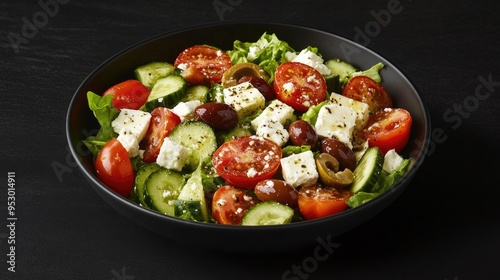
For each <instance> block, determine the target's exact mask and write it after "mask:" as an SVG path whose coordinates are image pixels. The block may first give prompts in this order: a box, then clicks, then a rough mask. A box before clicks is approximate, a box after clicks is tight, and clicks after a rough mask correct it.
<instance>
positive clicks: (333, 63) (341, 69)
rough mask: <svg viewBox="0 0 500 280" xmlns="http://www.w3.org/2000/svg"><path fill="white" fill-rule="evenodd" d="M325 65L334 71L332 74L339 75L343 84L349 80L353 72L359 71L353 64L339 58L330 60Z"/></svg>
mask: <svg viewBox="0 0 500 280" xmlns="http://www.w3.org/2000/svg"><path fill="white" fill-rule="evenodd" d="M325 65H326V67H328V68H329V69H330V71H332V74H336V75H339V81H340V84H341V85H344V84H345V83H346V82H347V80H349V78H350V76H349V75H350V74H351V73H353V72H356V71H358V69H356V67H354V66H353V65H351V64H349V63H347V62H345V61H343V60H341V59H338V58H335V59H330V60H328V61H327V62H326V63H325Z"/></svg>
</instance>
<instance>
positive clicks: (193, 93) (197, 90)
mask: <svg viewBox="0 0 500 280" xmlns="http://www.w3.org/2000/svg"><path fill="white" fill-rule="evenodd" d="M208 91H209V88H208V87H206V86H202V85H194V86H190V87H188V88H187V90H186V96H184V98H182V100H181V101H183V102H186V101H193V100H199V101H200V102H201V103H207V101H208Z"/></svg>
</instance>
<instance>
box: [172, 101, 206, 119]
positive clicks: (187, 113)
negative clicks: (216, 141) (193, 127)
mask: <svg viewBox="0 0 500 280" xmlns="http://www.w3.org/2000/svg"><path fill="white" fill-rule="evenodd" d="M200 105H201V101H200V100H193V101H187V102H179V103H178V104H177V105H176V106H175V107H174V108H172V112H174V113H175V114H176V115H177V116H179V118H180V119H181V121H182V122H183V121H185V120H192V119H193V118H194V109H196V107H198V106H200Z"/></svg>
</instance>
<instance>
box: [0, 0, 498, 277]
mask: <svg viewBox="0 0 500 280" xmlns="http://www.w3.org/2000/svg"><path fill="white" fill-rule="evenodd" d="M60 2H61V3H59V2H55V0H41V1H35V0H29V1H28V0H23V1H9V2H8V3H7V1H3V2H1V3H0V26H1V27H0V30H1V49H0V51H1V61H0V74H1V75H0V77H1V83H0V89H1V94H2V95H1V98H0V100H1V104H2V106H1V109H0V114H1V119H0V128H1V131H2V132H1V136H0V147H1V148H0V163H1V165H0V166H1V168H0V171H1V172H0V177H2V179H1V180H0V181H1V182H2V183H1V185H0V194H1V199H0V213H1V219H0V221H1V222H0V278H1V279H116V280H120V279H128V280H132V279H137V280H138V279H282V277H283V275H284V273H285V272H286V271H288V270H290V271H291V270H292V269H293V267H294V266H296V267H302V268H304V267H305V268H307V270H308V272H307V274H302V275H299V274H296V275H295V278H292V277H291V276H290V277H289V278H288V279H437V280H444V279H448V280H451V279H454V280H455V279H456V280H464V279H500V278H499V277H500V265H499V259H500V258H499V252H500V220H499V219H500V203H499V197H500V190H499V188H500V184H499V179H500V178H499V174H500V172H499V171H498V167H499V161H498V158H499V156H500V153H499V152H498V142H499V140H500V134H499V129H498V124H499V113H498V111H499V109H500V104H499V99H500V97H499V92H500V71H499V67H500V66H499V63H500V59H499V53H500V40H499V35H500V27H499V26H500V20H499V17H498V15H499V14H500V2H494V1H486V2H488V3H486V2H479V1H441V2H438V1H411V0H406V1H403V0H402V1H395V0H384V1H275V2H271V1H261V0H259V1H257V0H253V1H250V0H220V1H157V2H155V3H153V2H145V1H137V0H133V1H131V0H121V1H107V2H105V3H104V2H103V1H81V0H80V1H79V0H73V1H62V0H61V1H60ZM65 2H67V3H65ZM43 3H52V4H53V3H58V6H57V7H58V8H57V11H56V10H55V6H51V9H52V12H51V14H48V13H47V12H45V11H44V9H43V6H44V5H43ZM214 3H223V4H226V5H229V6H227V7H229V8H230V9H227V10H225V11H224V12H220V11H219V12H218V11H217V9H216V8H215V6H214ZM390 3H399V5H400V6H399V9H400V12H399V13H397V14H392V16H391V18H390V19H388V20H387V21H386V22H385V23H384V24H383V25H384V26H382V25H379V27H380V29H379V30H378V31H377V30H375V31H377V32H372V33H371V34H372V35H373V36H370V37H368V39H369V40H364V41H363V40H362V39H361V37H360V36H359V35H357V34H359V33H357V32H359V31H357V30H358V29H360V30H365V28H366V27H367V26H369V25H370V22H372V24H373V23H374V22H375V20H376V19H375V17H376V15H377V13H379V11H381V10H387V7H388V4H390ZM44 14H45V16H44ZM374 15H375V17H374ZM221 21H224V22H234V21H273V22H283V23H291V24H297V25H304V26H308V27H313V28H318V29H321V30H324V31H328V32H331V33H335V34H338V35H340V36H343V37H346V38H348V39H351V40H356V41H357V42H358V43H362V44H365V45H366V46H367V47H368V48H370V49H372V50H374V51H375V52H378V53H379V54H381V55H382V56H384V57H386V58H387V59H388V60H389V61H391V62H393V63H394V64H395V65H397V66H398V67H399V68H400V69H401V70H402V71H403V72H405V73H406V74H407V76H408V77H409V78H410V79H411V80H412V81H413V82H414V84H415V85H416V87H417V88H418V89H419V90H420V93H421V97H422V99H423V101H424V103H425V104H426V106H427V108H428V110H429V113H430V116H431V119H432V125H433V127H432V131H433V133H434V134H435V135H434V138H433V141H432V143H431V149H430V151H429V153H428V155H427V157H426V161H425V163H424V165H423V166H422V167H421V169H420V171H419V172H418V174H417V175H416V176H415V178H414V180H413V182H412V183H411V184H410V185H409V186H408V188H407V189H406V190H405V191H404V192H403V194H402V195H401V196H400V197H399V198H398V199H397V200H396V201H395V202H394V203H393V204H392V205H391V206H390V207H388V208H387V209H386V210H385V211H383V212H382V213H381V214H379V215H378V216H376V217H375V218H374V219H372V220H371V221H369V222H367V223H366V224H364V225H362V226H360V227H358V228H356V229H355V230H353V231H351V232H348V233H346V234H344V235H342V236H339V237H336V238H334V242H336V243H338V244H339V245H340V246H339V247H338V248H336V249H335V251H334V252H333V253H331V254H330V255H329V256H328V258H327V259H326V260H325V261H321V262H318V265H317V266H316V267H311V266H310V265H311V264H312V262H310V261H311V257H313V256H314V249H315V246H313V247H312V248H310V250H305V251H301V252H297V253H294V254H286V255H285V254H283V255H238V254H224V253H215V252H208V251H203V250H199V249H195V248H191V247H186V246H183V245H179V244H176V243H174V242H172V241H170V240H166V239H164V238H162V237H160V236H157V235H154V234H152V233H150V232H148V231H146V230H144V229H142V228H140V227H138V226H137V225H135V224H134V223H132V222H131V221H129V220H128V219H126V218H124V217H122V216H121V215H119V214H118V213H117V212H116V211H114V210H113V209H112V208H111V207H109V206H108V205H107V204H106V203H105V202H104V201H103V200H102V199H101V198H100V197H98V195H97V194H96V193H95V192H94V191H93V190H92V189H91V188H90V187H89V185H88V183H87V182H86V181H85V180H84V178H83V176H82V174H81V173H80V171H79V170H78V169H77V168H76V167H75V165H74V163H73V159H72V158H71V156H70V155H69V149H68V144H67V142H66V137H65V129H64V124H65V116H66V111H67V107H68V105H69V102H70V100H71V98H72V96H73V94H74V92H75V90H76V89H77V88H78V86H79V85H80V83H81V82H82V81H83V80H84V79H85V78H86V76H87V75H88V74H89V73H90V72H91V71H92V70H93V69H94V68H95V67H97V66H98V65H99V64H100V63H102V62H103V61H104V60H106V59H107V58H109V57H110V56H112V55H114V54H115V53H117V52H119V51H120V50H122V49H124V48H126V47H128V46H130V45H132V44H134V43H137V42H139V41H142V40H145V39H147V38H150V37H152V36H155V35H158V34H160V33H164V32H169V31H173V30H177V29H180V28H184V27H189V26H193V25H199V24H205V23H216V22H221ZM26 22H30V23H31V24H33V23H37V24H38V27H37V28H36V30H35V31H33V30H31V33H29V31H26V30H24V31H25V34H24V35H23V28H24V29H26V27H24V26H25V25H27V23H26ZM372 31H373V30H372ZM26 32H28V33H26ZM13 34H18V35H17V36H18V37H16V38H17V39H18V40H21V41H22V43H20V45H19V46H18V47H15V44H13V42H12V41H11V40H10V39H12V38H14V37H13ZM9 38H10V39H9ZM365 39H366V38H365ZM481 79H485V80H487V81H488V80H489V81H490V86H489V87H487V86H485V85H483V84H482V83H481ZM477 89H479V91H476V90H477ZM478 94H479V95H478ZM460 108H461V109H460ZM8 172H15V173H16V179H17V180H16V195H15V198H16V217H17V218H18V220H17V221H16V229H15V234H16V235H15V240H16V251H15V253H16V272H15V273H11V272H8V271H7V268H8V264H7V262H6V261H7V254H8V253H9V250H8V244H7V243H8V235H9V229H8V228H7V227H6V225H7V224H8V222H7V221H6V218H7V198H6V197H7V187H8V186H7V173H8ZM192 238H203V236H197V235H196V233H193V237H192ZM256 238H264V237H256ZM241 242H243V243H244V242H245V240H241ZM234 245H235V244H220V246H234ZM304 264H305V266H304ZM308 265H309V266H308ZM303 271H304V270H303ZM283 279H286V278H283Z"/></svg>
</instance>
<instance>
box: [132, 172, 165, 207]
mask: <svg viewBox="0 0 500 280" xmlns="http://www.w3.org/2000/svg"><path fill="white" fill-rule="evenodd" d="M160 168H161V167H160V166H159V165H158V164H156V163H150V164H145V165H143V166H142V167H141V168H140V169H139V171H137V175H136V176H135V183H134V193H135V196H136V197H137V199H138V200H139V201H138V202H139V203H140V204H141V205H142V206H144V207H147V205H146V201H145V183H146V180H147V178H148V177H149V175H151V173H153V172H155V171H157V170H159V169H160Z"/></svg>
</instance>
